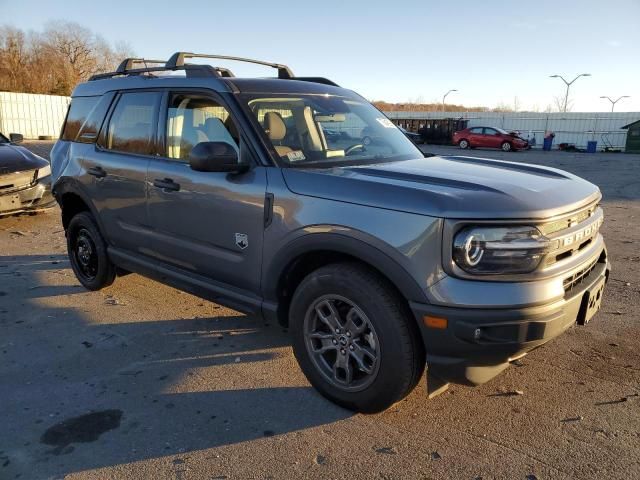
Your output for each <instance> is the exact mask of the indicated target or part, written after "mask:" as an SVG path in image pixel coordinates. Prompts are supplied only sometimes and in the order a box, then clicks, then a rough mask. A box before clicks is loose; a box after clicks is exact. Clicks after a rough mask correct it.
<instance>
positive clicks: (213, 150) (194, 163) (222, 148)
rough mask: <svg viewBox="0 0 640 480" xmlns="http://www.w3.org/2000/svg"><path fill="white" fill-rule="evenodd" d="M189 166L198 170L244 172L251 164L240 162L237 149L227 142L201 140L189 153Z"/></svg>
mask: <svg viewBox="0 0 640 480" xmlns="http://www.w3.org/2000/svg"><path fill="white" fill-rule="evenodd" d="M189 166H191V169H192V170H195V171H197V172H230V173H243V172H246V171H247V170H249V164H247V163H239V162H238V152H237V150H236V149H235V148H234V147H233V146H231V145H230V144H228V143H226V142H200V143H198V144H196V145H195V146H194V147H193V148H192V149H191V152H190V153H189Z"/></svg>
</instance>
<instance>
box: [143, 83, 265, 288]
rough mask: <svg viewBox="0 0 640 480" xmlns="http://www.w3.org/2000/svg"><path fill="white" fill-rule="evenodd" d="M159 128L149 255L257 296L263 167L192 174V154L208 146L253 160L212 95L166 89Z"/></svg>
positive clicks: (152, 168)
mask: <svg viewBox="0 0 640 480" xmlns="http://www.w3.org/2000/svg"><path fill="white" fill-rule="evenodd" d="M160 125H161V126H160V128H161V130H162V133H163V134H164V135H163V136H164V142H163V143H164V146H163V148H162V151H161V154H160V156H158V157H156V158H153V159H151V160H150V162H149V167H148V175H147V178H148V187H149V198H148V207H147V208H148V212H149V219H150V222H151V225H152V228H153V230H154V236H153V244H152V245H153V254H154V255H156V256H157V257H158V259H159V260H161V261H163V262H165V263H168V264H170V265H172V266H175V267H178V268H181V269H183V270H186V271H190V272H193V273H197V274H199V275H203V276H206V277H208V278H211V279H214V280H216V281H219V282H223V283H224V284H226V285H231V286H235V287H238V288H242V289H243V290H250V291H252V292H253V293H255V294H259V292H260V273H261V265H262V236H263V230H264V203H265V192H266V187H267V182H266V171H265V168H264V167H262V166H259V165H257V164H255V162H253V163H254V167H253V168H251V169H250V170H249V171H248V172H246V173H242V174H234V173H223V172H197V171H194V170H192V169H191V167H190V166H189V160H188V157H189V152H190V151H191V149H192V148H193V146H195V145H196V144H198V143H200V142H206V141H216V142H226V143H229V144H230V145H232V147H233V148H234V149H236V150H237V151H238V152H239V155H240V156H241V157H243V158H244V159H248V160H249V161H251V162H252V158H250V157H251V153H250V151H249V148H248V145H247V143H246V142H245V141H244V139H243V135H242V134H241V133H239V132H238V129H237V127H236V125H237V123H236V121H235V120H234V118H233V117H232V116H231V115H230V112H229V109H228V108H227V107H226V106H225V104H224V103H223V102H222V100H221V98H219V97H218V96H215V95H214V94H213V93H211V94H203V93H196V92H168V93H167V94H166V100H165V106H164V107H163V115H162V119H161V121H160ZM167 185H169V186H170V188H167Z"/></svg>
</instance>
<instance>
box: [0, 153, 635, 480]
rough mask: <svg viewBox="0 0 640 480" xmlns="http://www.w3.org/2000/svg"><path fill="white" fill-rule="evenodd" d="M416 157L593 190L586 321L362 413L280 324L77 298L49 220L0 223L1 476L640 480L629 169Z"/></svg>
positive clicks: (154, 287)
mask: <svg viewBox="0 0 640 480" xmlns="http://www.w3.org/2000/svg"><path fill="white" fill-rule="evenodd" d="M27 146H29V147H30V148H32V149H33V150H35V151H37V152H38V153H40V154H43V155H46V154H47V153H48V150H49V149H50V147H51V143H45V142H31V143H28V144H27ZM423 150H425V151H428V152H433V153H439V154H465V155H474V156H489V157H493V158H504V159H507V160H514V161H526V162H530V163H536V164H541V165H547V166H554V167H557V168H561V169H565V170H569V171H571V172H573V173H576V174H578V175H581V176H583V177H585V178H586V179H588V180H590V181H592V182H594V183H596V184H598V185H599V186H600V187H601V189H602V191H603V194H604V200H603V208H604V211H605V223H604V226H603V234H604V236H605V238H606V241H607V244H608V249H609V257H610V259H611V261H612V265H613V270H612V276H611V281H610V282H609V284H608V286H607V289H606V293H605V299H604V303H603V307H602V310H601V312H600V313H599V314H598V315H597V316H596V317H595V318H594V320H593V321H592V322H591V323H590V324H589V325H588V326H587V327H576V328H573V329H571V330H570V331H568V332H567V333H566V334H565V335H563V336H561V337H560V338H558V339H557V340H556V341H553V342H551V343H550V344H548V345H546V346H544V347H542V348H540V349H538V350H536V351H534V352H533V353H531V354H530V355H528V356H526V357H524V358H523V359H522V360H521V361H519V362H518V363H517V365H513V366H512V367H510V368H509V369H508V370H506V371H505V372H504V373H503V374H502V375H500V376H498V377H497V378H495V379H494V380H492V381H491V382H489V383H487V384H485V385H483V386H481V387H478V388H475V389H472V388H467V387H461V386H452V387H451V388H449V390H448V391H447V392H446V393H444V394H442V395H440V396H438V397H436V398H434V399H432V400H428V399H427V397H426V394H425V387H424V380H423V381H422V382H421V384H420V385H419V386H418V387H417V388H416V390H415V391H414V392H413V393H412V394H411V395H410V396H409V397H408V398H407V399H406V400H404V401H402V402H400V403H399V404H397V405H395V406H394V407H392V408H391V409H389V410H388V411H386V412H384V413H382V414H379V415H355V414H352V413H351V412H349V411H346V410H343V409H341V408H339V407H337V406H335V405H333V404H332V403H330V402H328V401H326V400H325V399H324V398H323V397H321V396H320V395H319V394H317V393H316V392H315V390H314V389H313V388H311V387H310V385H309V384H308V383H307V381H306V379H305V378H304V376H303V375H302V373H301V371H300V369H299V368H298V366H297V363H296V361H295V359H294V358H293V355H292V352H291V348H290V345H289V336H288V333H287V331H286V330H284V329H282V328H281V327H280V326H278V325H276V324H269V323H264V321H263V320H261V319H259V318H254V317H248V316H245V315H242V314H239V313H237V312H234V311H232V310H229V309H227V308H224V307H220V306H218V305H215V304H213V303H209V302H207V301H203V300H201V299H199V298H196V297H193V296H191V295H188V294H185V293H181V292H179V291H177V290H174V289H172V288H170V287H167V286H164V285H161V284H159V283H156V282H153V281H151V280H147V279H145V278H143V277H140V276H138V275H128V276H126V277H121V278H119V279H118V280H117V281H116V282H115V283H114V285H113V286H111V287H109V288H108V289H105V290H102V291H100V292H88V291H86V290H85V289H83V288H82V287H81V286H80V285H79V283H78V282H77V280H76V279H75V277H74V275H73V273H72V271H71V268H70V266H69V263H68V261H67V257H66V245H65V237H64V231H63V229H62V226H61V223H60V219H59V211H58V210H57V209H56V210H53V211H51V212H49V213H46V214H40V215H36V216H18V217H9V218H4V219H0V245H1V246H2V248H1V250H0V328H1V332H2V334H1V336H0V379H1V385H0V412H1V414H0V415H1V417H0V418H2V425H3V427H4V428H2V429H1V430H0V478H1V479H13V478H23V479H41V478H83V479H90V478H92V479H104V478H132V479H133V478H153V479H164V478H171V479H174V478H175V479H178V480H187V479H195V478H207V479H248V478H256V479H267V478H273V479H280V478H306V477H309V478H336V479H342V478H345V479H346V478H349V479H373V478H384V479H387V478H388V479H391V478H402V479H405V478H460V479H480V478H482V479H485V480H486V479H491V478H505V479H529V480H533V479H548V478H580V479H584V478H593V479H604V478H606V479H611V478H620V479H629V478H640V383H639V382H640V350H639V349H638V345H639V344H640V343H639V342H640V323H639V322H640V311H639V310H638V308H637V305H638V304H639V300H640V274H639V270H640V252H639V251H638V245H640V155H625V154H580V153H561V152H541V151H535V152H514V153H503V152H499V151H482V150H470V151H464V152H462V151H460V150H459V149H456V148H454V147H444V146H425V147H423ZM516 391H517V392H518V393H516ZM78 417H80V418H78Z"/></svg>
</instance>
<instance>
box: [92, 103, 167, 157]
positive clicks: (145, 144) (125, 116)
mask: <svg viewBox="0 0 640 480" xmlns="http://www.w3.org/2000/svg"><path fill="white" fill-rule="evenodd" d="M160 98H161V94H160V93H157V92H138V93H124V94H122V95H121V96H120V98H119V99H118V104H117V105H116V107H115V109H114V111H113V114H112V115H111V120H110V121H109V127H108V128H107V132H106V138H105V145H103V146H104V147H105V148H106V149H108V150H116V151H119V152H128V153H137V154H142V155H151V154H153V153H154V141H153V140H154V131H155V125H156V123H157V118H158V117H157V113H158V108H159V104H160Z"/></svg>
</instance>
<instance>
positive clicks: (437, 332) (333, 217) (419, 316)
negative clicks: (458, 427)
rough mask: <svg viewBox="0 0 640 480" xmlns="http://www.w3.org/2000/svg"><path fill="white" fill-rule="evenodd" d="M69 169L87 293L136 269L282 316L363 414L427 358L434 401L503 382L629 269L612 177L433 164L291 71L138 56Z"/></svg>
mask: <svg viewBox="0 0 640 480" xmlns="http://www.w3.org/2000/svg"><path fill="white" fill-rule="evenodd" d="M194 57H199V58H208V59H223V60H238V61H245V62H246V61H249V62H253V63H258V64H262V65H266V66H269V67H273V68H275V69H276V70H277V72H278V74H277V78H262V79H255V78H237V77H235V76H234V75H233V73H232V72H231V71H230V70H228V69H226V68H221V67H214V66H210V65H204V64H194V63H187V62H186V60H187V59H189V58H194ZM151 63H155V65H150V64H151ZM328 132H330V133H328ZM51 158H52V182H53V193H54V195H55V198H56V199H57V201H58V203H59V204H60V206H61V208H62V223H63V226H64V228H65V231H66V236H67V244H68V253H69V258H70V261H71V265H72V268H73V270H74V272H75V274H76V276H77V277H78V280H79V281H80V282H81V283H82V284H83V285H84V286H85V287H86V288H88V289H90V290H98V289H101V288H103V287H106V286H108V285H110V284H111V283H112V282H113V281H114V279H115V278H116V276H117V275H121V274H125V273H128V272H136V273H139V274H142V275H145V276H148V277H151V278H154V279H156V280H158V281H160V282H163V283H166V284H169V285H172V286H175V287H177V288H179V289H182V290H185V291H188V292H191V293H193V294H195V295H198V296H201V297H203V298H207V299H210V300H212V301H215V302H217V303H220V304H224V305H227V306H230V307H232V308H234V309H237V310H239V311H241V312H246V313H248V314H252V315H262V316H264V317H265V318H266V319H268V320H277V321H278V322H280V323H281V324H282V325H285V326H288V327H289V329H290V331H291V333H292V342H293V351H294V353H295V356H296V358H297V360H298V362H299V364H300V367H301V368H302V370H303V372H304V373H305V375H306V376H307V378H308V379H309V381H310V382H311V383H312V384H313V385H314V386H315V387H316V389H317V390H319V391H320V392H321V393H322V394H323V395H325V396H326V397H327V398H329V399H331V400H332V401H334V402H336V403H338V404H340V405H342V406H344V407H346V408H350V409H353V410H357V411H362V412H377V411H381V410H383V409H385V408H387V407H389V406H390V405H392V404H393V403H394V402H397V401H398V400H400V399H402V398H403V397H405V396H406V395H407V394H408V393H409V392H410V391H411V390H412V389H413V388H414V387H415V385H416V384H417V383H418V381H419V380H420V377H421V376H422V374H423V372H424V370H425V366H426V367H427V382H426V383H427V391H428V394H429V396H433V395H436V394H438V393H440V392H442V391H443V390H444V389H445V388H446V387H447V385H448V384H449V383H450V382H455V383H461V384H466V385H478V384H482V383H484V382H486V381H488V380H489V379H491V378H492V377H494V376H495V375H497V374H498V373H499V372H500V371H502V370H503V369H505V368H506V367H507V366H508V365H509V363H510V362H512V361H514V360H515V359H518V358H520V357H522V356H523V355H526V354H527V353H528V352H529V351H531V350H533V349H534V348H536V347H539V346H540V345H542V344H544V343H545V342H547V341H549V340H551V339H552V338H554V337H556V336H558V335H560V334H561V333H562V332H564V331H565V330H566V329H568V328H569V327H571V326H572V325H574V324H575V323H578V324H586V323H587V322H588V321H589V320H590V319H591V318H592V316H593V315H594V314H595V313H596V311H597V310H598V309H599V307H600V302H601V298H602V291H603V288H604V285H605V283H606V280H607V278H608V275H609V263H608V261H607V252H606V248H605V245H604V241H603V239H602V236H601V235H600V233H599V228H600V226H601V225H602V220H603V214H602V210H601V209H600V207H599V206H598V203H599V201H600V199H601V194H600V191H599V189H598V188H597V187H596V186H594V185H592V184H591V183H589V182H587V181H585V180H582V179H581V178H579V177H577V176H574V175H572V174H569V173H566V172H563V171H561V170H556V169H552V168H544V167H540V166H536V165H525V164H520V163H512V162H505V161H498V160H489V159H478V158H469V157H464V156H425V155H424V154H423V153H422V152H421V151H420V150H418V149H417V148H416V147H415V146H414V145H413V144H412V142H411V141H409V140H408V139H407V138H406V136H405V135H404V134H403V133H402V132H401V131H400V130H399V129H398V128H396V126H395V125H394V124H393V123H391V122H390V121H389V120H388V119H387V118H386V117H385V116H384V114H382V113H381V112H380V111H378V110H377V109H376V108H374V107H373V106H372V105H371V104H370V103H369V102H367V101H366V100H365V99H364V98H362V97H361V96H360V95H358V94H356V93H354V92H352V91H350V90H346V89H344V88H340V87H338V86H337V85H336V84H335V83H333V82H332V81H330V80H327V79H325V78H319V77H318V78H317V77H313V78H312V77H295V76H294V75H293V74H292V73H291V70H290V69H289V68H288V67H286V66H285V65H280V64H272V63H266V62H260V61H256V60H248V59H239V58H233V57H223V56H216V55H198V54H191V53H184V52H179V53H176V54H174V55H173V56H172V57H171V58H170V59H169V61H167V62H164V61H163V62H157V61H156V62H152V61H149V60H146V61H145V60H141V59H127V60H125V61H124V62H123V63H122V64H121V65H120V67H119V68H118V69H117V71H115V72H112V73H107V74H101V75H96V76H94V77H92V78H91V80H90V81H88V82H86V83H83V84H81V85H79V86H78V87H77V88H76V89H75V91H74V93H73V99H72V102H71V106H70V109H69V112H68V115H67V119H66V122H65V126H64V128H63V131H62V134H61V137H60V139H59V141H58V142H57V143H56V145H55V147H54V148H53V151H52V155H51Z"/></svg>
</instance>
